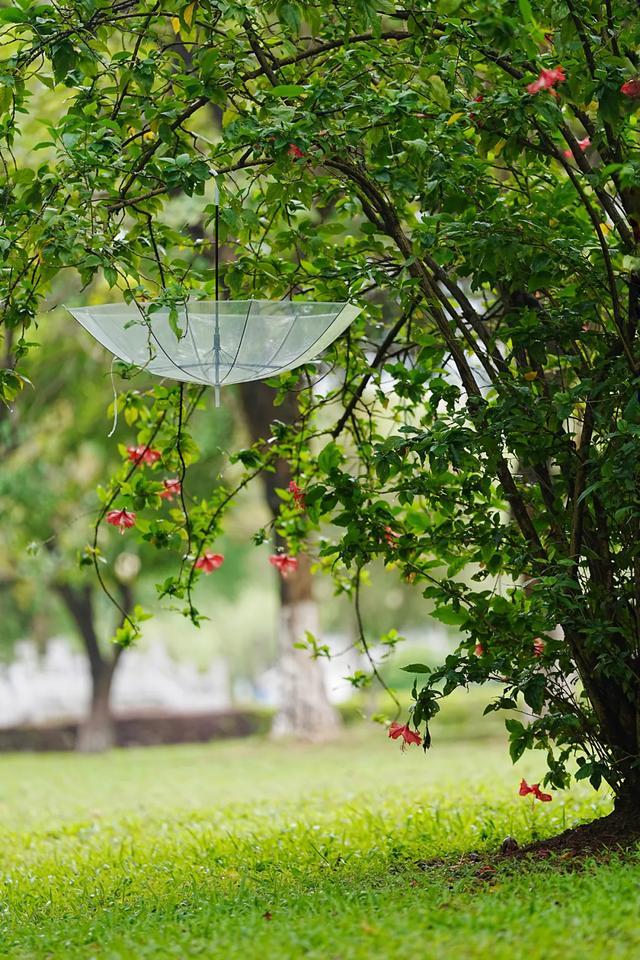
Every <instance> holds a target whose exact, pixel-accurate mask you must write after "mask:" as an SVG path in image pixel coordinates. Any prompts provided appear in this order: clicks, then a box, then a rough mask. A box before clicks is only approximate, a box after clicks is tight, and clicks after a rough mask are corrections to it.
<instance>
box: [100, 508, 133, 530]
mask: <svg viewBox="0 0 640 960" xmlns="http://www.w3.org/2000/svg"><path fill="white" fill-rule="evenodd" d="M135 522H136V515H135V513H131V512H130V511H129V510H109V513H108V514H107V523H110V524H111V526H112V527H120V533H124V532H125V530H126V529H127V527H133V526H135Z"/></svg>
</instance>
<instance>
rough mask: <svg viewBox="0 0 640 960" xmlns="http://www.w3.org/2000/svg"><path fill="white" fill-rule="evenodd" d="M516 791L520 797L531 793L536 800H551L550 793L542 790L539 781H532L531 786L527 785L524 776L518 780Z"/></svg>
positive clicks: (547, 801)
mask: <svg viewBox="0 0 640 960" xmlns="http://www.w3.org/2000/svg"><path fill="white" fill-rule="evenodd" d="M518 793H519V794H520V796H521V797H527V796H528V795H529V794H530V793H531V794H533V796H534V797H535V798H536V800H540V801H542V803H549V802H550V801H551V800H553V797H552V796H551V794H550V793H543V792H542V790H541V789H540V784H539V783H532V784H531V786H529V784H528V783H527V781H526V780H525V779H524V777H523V778H522V780H521V781H520V789H519V790H518Z"/></svg>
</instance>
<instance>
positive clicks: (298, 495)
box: [289, 480, 305, 510]
mask: <svg viewBox="0 0 640 960" xmlns="http://www.w3.org/2000/svg"><path fill="white" fill-rule="evenodd" d="M289 493H292V494H293V502H294V503H295V505H296V507H299V508H300V510H304V507H305V503H304V490H301V489H300V487H299V486H298V484H297V483H296V482H295V480H291V481H290V482H289Z"/></svg>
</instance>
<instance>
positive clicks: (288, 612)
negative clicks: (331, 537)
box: [240, 382, 340, 741]
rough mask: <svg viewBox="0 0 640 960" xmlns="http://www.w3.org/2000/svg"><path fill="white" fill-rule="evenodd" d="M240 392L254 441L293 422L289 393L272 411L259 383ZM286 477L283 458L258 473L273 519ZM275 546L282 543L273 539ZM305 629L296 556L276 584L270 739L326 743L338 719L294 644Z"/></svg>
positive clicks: (311, 609) (315, 663)
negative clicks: (275, 680)
mask: <svg viewBox="0 0 640 960" xmlns="http://www.w3.org/2000/svg"><path fill="white" fill-rule="evenodd" d="M240 392H241V397H242V405H243V408H244V412H245V416H246V419H247V425H248V427H249V432H250V434H251V438H252V440H253V441H256V440H260V439H267V438H268V437H269V436H270V435H271V421H272V419H274V418H275V417H277V418H278V419H279V420H281V421H283V422H289V423H291V422H293V421H294V420H295V418H296V415H297V408H296V402H295V398H294V397H293V396H291V395H290V396H289V397H287V399H286V400H285V402H284V403H283V404H282V405H281V406H279V407H277V408H274V406H273V397H274V393H275V391H274V390H273V389H272V388H271V387H268V386H267V385H266V384H264V383H260V382H254V383H244V384H242V385H241V387H240ZM291 479H292V478H291V473H290V470H289V465H288V464H287V463H286V462H285V461H284V460H280V461H278V463H277V464H276V470H275V473H264V474H263V475H262V482H263V485H264V490H265V496H266V500H267V503H268V505H269V509H270V510H271V513H272V515H273V516H274V517H275V516H277V513H278V510H279V507H280V502H281V501H280V499H279V497H278V495H277V493H276V490H278V489H280V490H282V489H286V488H287V486H288V484H289V481H290V480H291ZM276 546H283V544H282V543H280V542H279V541H278V540H276ZM307 631H308V632H309V633H312V634H313V635H314V637H317V636H318V631H319V616H318V606H317V603H316V601H315V599H314V596H313V578H312V576H311V563H310V560H309V558H308V557H307V556H299V557H298V569H297V570H295V571H293V572H292V573H290V574H289V575H288V576H287V577H286V579H282V580H281V581H280V618H279V636H278V649H279V658H278V673H279V687H280V698H279V699H280V702H279V706H278V712H277V714H276V717H275V720H274V723H273V728H272V734H273V736H275V737H278V736H292V737H297V738H299V739H301V740H313V741H319V740H326V739H329V738H330V737H332V736H335V734H336V732H337V730H338V729H339V726H340V721H339V715H338V713H337V711H336V710H335V708H334V707H333V706H332V704H331V703H330V701H329V698H328V696H327V691H326V688H325V684H324V677H323V673H322V664H321V662H320V661H319V660H313V659H312V657H311V656H310V654H309V653H308V652H307V651H306V650H300V649H297V648H296V646H295V644H296V643H298V642H300V641H301V640H304V638H305V634H306V633H307Z"/></svg>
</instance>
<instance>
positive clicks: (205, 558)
mask: <svg viewBox="0 0 640 960" xmlns="http://www.w3.org/2000/svg"><path fill="white" fill-rule="evenodd" d="M223 563H224V557H223V556H222V554H221V553H211V552H210V551H209V550H207V551H206V553H203V554H202V556H201V557H198V559H197V560H196V570H204V572H205V573H213V571H214V570H218V569H219V568H220V567H221V566H222V564H223Z"/></svg>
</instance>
